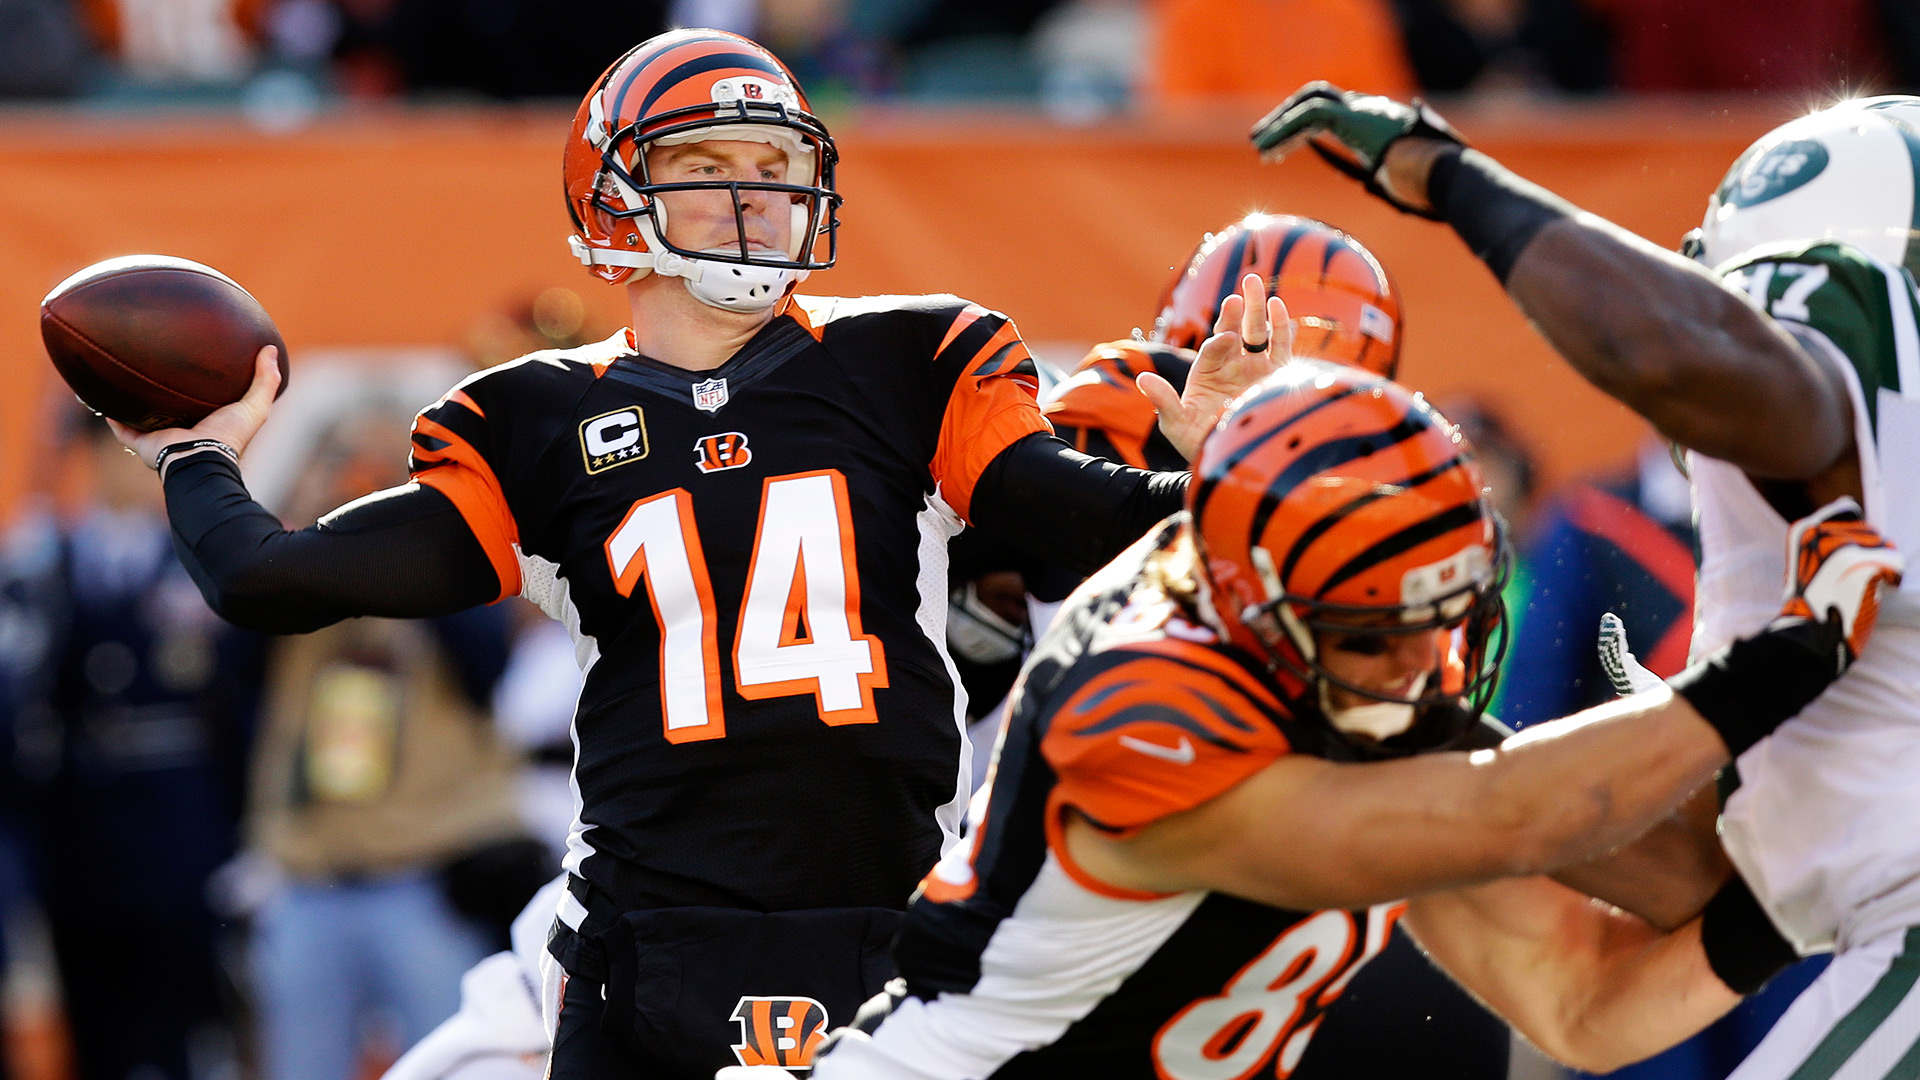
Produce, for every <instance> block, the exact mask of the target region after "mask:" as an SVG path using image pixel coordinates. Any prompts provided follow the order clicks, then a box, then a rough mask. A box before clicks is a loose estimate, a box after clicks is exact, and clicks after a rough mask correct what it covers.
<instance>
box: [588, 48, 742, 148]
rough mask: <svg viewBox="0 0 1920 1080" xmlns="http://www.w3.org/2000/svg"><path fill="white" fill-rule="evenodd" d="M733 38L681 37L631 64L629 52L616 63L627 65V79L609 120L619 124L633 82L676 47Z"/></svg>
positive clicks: (614, 96)
mask: <svg viewBox="0 0 1920 1080" xmlns="http://www.w3.org/2000/svg"><path fill="white" fill-rule="evenodd" d="M733 40H734V39H733V38H732V37H730V36H728V35H726V34H705V35H702V36H700V37H686V38H680V39H678V40H676V41H672V42H669V43H667V44H665V45H659V46H655V47H654V49H653V51H652V52H649V53H648V54H647V55H646V56H645V57H642V58H641V59H639V60H635V61H633V62H632V64H631V65H628V58H629V57H631V56H632V55H633V53H628V54H627V56H625V57H622V58H621V59H620V63H619V64H615V65H614V67H615V68H618V67H620V66H622V65H627V79H626V81H625V82H623V83H621V84H620V89H618V90H616V91H614V94H613V101H612V103H611V108H609V109H608V110H607V119H608V121H610V122H611V123H613V124H614V125H615V126H618V125H619V123H620V115H621V113H620V110H621V107H622V106H624V105H625V104H626V103H627V92H628V91H629V90H632V89H633V84H634V81H635V80H636V79H638V78H640V76H642V75H645V74H646V73H647V69H648V68H650V67H652V66H653V62H654V61H656V60H658V59H660V58H661V57H663V56H665V55H667V54H668V53H670V52H673V51H674V50H675V49H680V48H685V47H686V46H688V45H727V44H731V43H732V42H733ZM645 47H646V43H645V42H642V43H640V44H639V45H635V46H634V47H633V52H638V51H640V50H641V49H642V48H645Z"/></svg>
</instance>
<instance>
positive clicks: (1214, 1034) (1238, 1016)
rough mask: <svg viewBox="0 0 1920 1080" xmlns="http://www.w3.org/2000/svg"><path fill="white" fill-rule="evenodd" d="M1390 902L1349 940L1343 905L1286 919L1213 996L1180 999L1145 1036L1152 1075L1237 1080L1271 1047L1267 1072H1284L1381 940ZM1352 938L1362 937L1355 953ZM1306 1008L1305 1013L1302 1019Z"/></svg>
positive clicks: (1388, 928) (1388, 926) (1389, 925)
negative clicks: (1183, 1003)
mask: <svg viewBox="0 0 1920 1080" xmlns="http://www.w3.org/2000/svg"><path fill="white" fill-rule="evenodd" d="M1398 906H1399V905H1388V904H1381V905H1379V906H1377V907H1375V908H1374V909H1373V910H1372V911H1371V912H1370V913H1369V914H1368V918H1367V935H1366V941H1365V942H1364V943H1362V942H1356V941H1355V938H1357V937H1358V936H1359V928H1358V927H1357V926H1356V925H1355V924H1354V918H1353V916H1352V915H1349V914H1348V913H1346V912H1344V911H1322V912H1319V913H1317V914H1315V915H1313V916H1312V917H1311V918H1307V919H1303V920H1301V921H1300V922H1297V923H1295V924H1294V925H1292V926H1290V927H1288V928H1287V932H1286V933H1284V934H1281V935H1280V937H1279V938H1278V939H1276V940H1275V941H1274V943H1273V944H1272V945H1270V946H1268V947H1267V951H1266V952H1263V953H1261V954H1260V955H1259V956H1258V957H1257V958H1255V959H1254V961H1253V962H1252V963H1251V964H1248V965H1247V966H1246V967H1244V968H1241V969H1240V974H1238V975H1236V976H1234V978H1233V981H1232V982H1230V983H1228V984H1227V987H1226V989H1225V990H1224V991H1222V992H1221V994H1220V995H1219V996H1218V997H1210V998H1202V999H1201V1000H1199V1001H1196V1002H1194V1003H1193V1004H1191V1005H1188V1006H1187V1007H1186V1008H1184V1009H1182V1010H1180V1012H1179V1013H1178V1014H1176V1015H1175V1016H1174V1018H1173V1019H1172V1020H1170V1021H1168V1022H1167V1024H1166V1026H1165V1027H1162V1028H1161V1029H1160V1033H1159V1034H1158V1035H1156V1036H1154V1040H1153V1061H1154V1065H1155V1066H1156V1067H1157V1069H1158V1071H1159V1073H1160V1075H1161V1076H1164V1077H1167V1078H1168V1080H1239V1078H1240V1077H1245V1076H1250V1075H1252V1074H1253V1072H1254V1070H1256V1069H1259V1068H1261V1067H1262V1066H1263V1065H1265V1063H1266V1062H1267V1061H1268V1059H1269V1058H1271V1057H1272V1056H1273V1053H1274V1051H1275V1050H1276V1049H1277V1050H1278V1051H1279V1053H1280V1061H1279V1064H1278V1066H1277V1068H1276V1069H1275V1070H1274V1071H1275V1073H1276V1074H1277V1075H1279V1076H1286V1075H1287V1074H1288V1073H1290V1072H1292V1071H1293V1069H1294V1066H1296V1065H1298V1064H1300V1057H1301V1055H1303V1054H1305V1053H1306V1052H1307V1043H1308V1042H1309V1041H1310V1040H1311V1039H1312V1038H1313V1033H1314V1032H1315V1031H1316V1030H1318V1028H1319V1027H1320V1015H1321V1009H1324V1008H1325V1007H1326V1006H1327V1005H1329V1004H1331V1003H1332V1002H1333V1000H1334V998H1336V997H1338V996H1339V994H1340V991H1342V990H1344V989H1346V986H1347V981H1348V980H1349V979H1351V978H1352V977H1353V975H1354V973H1355V972H1357V971H1358V970H1360V967H1361V965H1363V964H1365V963H1366V962H1367V961H1368V960H1371V959H1372V958H1373V957H1374V956H1375V955H1376V954H1377V953H1379V951H1380V950H1381V949H1383V948H1385V947H1386V944H1387V935H1388V934H1389V933H1391V932H1392V930H1393V923H1394V921H1395V919H1396V918H1397V917H1398V912H1397V911H1394V910H1392V909H1393V908H1395V907H1398ZM1356 944H1359V945H1363V948H1362V949H1361V950H1360V953H1359V955H1358V956H1355V955H1353V954H1354V946H1355V945H1356ZM1343 967H1344V968H1345V969H1346V970H1345V971H1344V972H1343V971H1342V970H1341V969H1342V968H1343ZM1309 1004H1312V1005H1314V1006H1315V1007H1314V1008H1312V1009H1309V1008H1308V1006H1309ZM1309 1014H1311V1016H1312V1020H1310V1021H1308V1022H1306V1023H1302V1021H1303V1020H1305V1019H1306V1017H1307V1016H1308V1015H1309Z"/></svg>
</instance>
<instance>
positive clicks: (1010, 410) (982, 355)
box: [928, 304, 1053, 521]
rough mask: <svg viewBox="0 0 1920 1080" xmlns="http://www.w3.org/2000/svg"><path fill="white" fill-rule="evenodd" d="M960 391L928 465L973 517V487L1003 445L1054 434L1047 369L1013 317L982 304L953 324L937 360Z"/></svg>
mask: <svg viewBox="0 0 1920 1080" xmlns="http://www.w3.org/2000/svg"><path fill="white" fill-rule="evenodd" d="M933 363H934V367H935V369H936V371H937V372H938V373H939V374H940V376H942V377H943V378H944V379H947V380H950V381H951V385H952V390H951V391H950V392H949V393H948V395H947V399H946V408H945V411H944V413H943V414H942V415H941V418H940V436H939V441H938V442H937V443H936V445H935V447H934V452H933V460H932V461H931V462H930V463H929V465H928V469H929V471H930V472H932V474H933V480H934V483H935V484H937V485H939V489H940V496H941V498H943V499H945V500H946V503H947V505H948V506H950V507H952V508H953V510H954V512H955V513H957V514H959V515H960V516H961V517H962V518H963V519H966V520H968V521H971V520H972V502H973V487H974V484H975V483H976V482H977V481H978V480H979V479H980V473H981V471H982V470H984V469H985V468H986V467H987V465H988V463H989V462H991V461H992V460H993V459H994V457H995V456H997V455H998V454H999V453H1000V451H1002V450H1005V449H1006V448H1007V447H1009V446H1011V445H1013V444H1014V443H1015V442H1017V441H1018V440H1020V439H1022V438H1024V437H1026V436H1028V435H1032V434H1034V433H1035V432H1051V431H1052V430H1053V428H1052V425H1050V424H1048V423H1047V420H1046V417H1044V416H1042V415H1041V414H1040V404H1039V400H1038V394H1039V389H1040V376H1039V372H1038V371H1036V370H1035V368H1034V364H1033V355H1032V354H1031V353H1029V352H1028V351H1027V344H1026V342H1024V341H1021V340H1020V331H1019V330H1018V329H1017V328H1015V327H1014V325H1013V320H1011V319H1009V318H1007V317H1006V316H1005V315H1002V314H1000V313H999V312H997V311H988V310H987V309H986V308H983V307H981V306H980V305H978V304H967V305H965V306H964V307H962V308H961V309H960V310H959V311H958V312H957V313H956V314H955V315H954V316H953V318H952V321H951V322H950V323H949V324H948V325H947V328H946V332H945V334H944V336H943V338H942V340H941V342H940V347H939V349H938V350H937V351H936V352H935V353H934V359H933Z"/></svg>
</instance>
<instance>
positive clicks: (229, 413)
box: [107, 345, 280, 469]
mask: <svg viewBox="0 0 1920 1080" xmlns="http://www.w3.org/2000/svg"><path fill="white" fill-rule="evenodd" d="M279 358H280V352H279V350H278V349H275V348H274V347H273V346H271V345H266V346H262V347H261V349H260V353H259V355H257V356H255V357H254V359H253V383H252V385H250V386H248V387H247V392H246V394H245V396H243V397H241V399H240V400H239V401H236V402H234V403H233V404H231V405H222V406H221V407H220V408H218V409H215V410H213V411H212V412H210V413H208V414H207V416H206V419H204V420H201V421H200V422H199V423H197V424H195V425H193V426H192V427H190V428H161V429H160V430H159V431H146V432H141V431H135V430H133V429H132V428H130V427H128V426H126V425H125V424H122V423H120V422H118V421H116V420H108V421H107V426H108V427H110V428H112V429H113V435H114V438H117V439H119V440H120V444H121V445H122V446H125V447H126V448H127V449H129V450H132V451H133V452H134V453H135V454H137V455H139V457H140V460H141V461H144V462H146V464H147V467H148V468H150V469H151V468H156V467H157V464H156V463H157V462H158V460H159V456H160V451H162V450H164V449H166V448H167V447H168V446H171V445H173V444H174V443H179V442H188V441H191V440H194V439H217V440H219V441H220V442H223V443H226V444H227V445H228V446H231V447H233V452H234V453H235V454H240V453H244V452H245V451H246V449H247V444H248V443H250V442H252V441H253V437H254V435H256V434H258V433H259V431H260V425H262V424H264V423H266V422H267V412H268V410H270V409H272V408H273V396H274V394H276V393H278V392H279V390H280V364H279Z"/></svg>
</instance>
